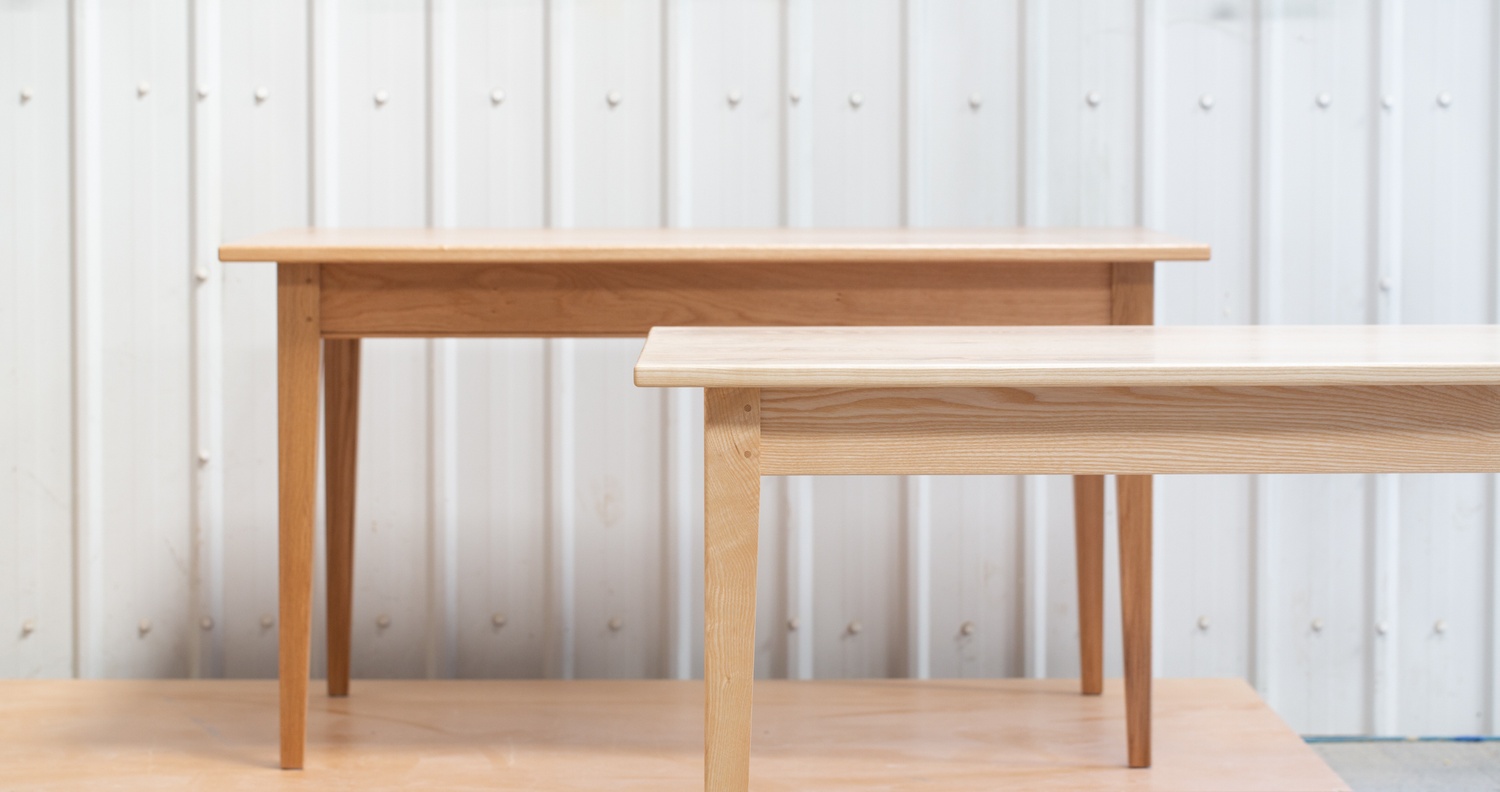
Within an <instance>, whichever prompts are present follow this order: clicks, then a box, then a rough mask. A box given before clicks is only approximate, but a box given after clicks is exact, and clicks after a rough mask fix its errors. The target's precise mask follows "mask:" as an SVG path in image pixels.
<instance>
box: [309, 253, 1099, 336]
mask: <svg viewBox="0 0 1500 792" xmlns="http://www.w3.org/2000/svg"><path fill="white" fill-rule="evenodd" d="M1111 271H1112V265H1111V264H1108V263H1087V262H1005V263H970V262H941V263H921V264H912V263H881V262H867V263H847V262H844V263H797V262H769V263H749V264H747V263H716V264H702V263H692V264H682V263H670V262H665V263H640V264H611V265H607V266H606V265H589V264H535V263H528V264H452V265H444V266H441V267H435V266H433V265H431V264H385V265H382V266H379V267H374V266H362V265H358V264H323V265H322V273H323V277H322V306H321V315H322V333H323V335H324V337H330V338H340V337H381V336H385V337H427V336H476V337H485V336H490V337H503V336H519V337H525V336H550V337H557V336H644V335H645V334H646V333H647V332H648V331H649V330H650V329H651V328H652V327H656V326H667V325H677V326H688V325H698V326H703V325H720V326H751V325H893V326H899V325H997V324H1008V325H1036V324H1047V325H1059V324H1075V325H1102V324H1109V323H1110V322H1111V285H1112V283H1111Z"/></svg>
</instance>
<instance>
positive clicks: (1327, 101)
mask: <svg viewBox="0 0 1500 792" xmlns="http://www.w3.org/2000/svg"><path fill="white" fill-rule="evenodd" d="M1317 102H1318V107H1322V108H1327V107H1328V106H1329V105H1331V104H1333V97H1332V96H1329V95H1328V94H1326V93H1320V94H1318V97H1317Z"/></svg>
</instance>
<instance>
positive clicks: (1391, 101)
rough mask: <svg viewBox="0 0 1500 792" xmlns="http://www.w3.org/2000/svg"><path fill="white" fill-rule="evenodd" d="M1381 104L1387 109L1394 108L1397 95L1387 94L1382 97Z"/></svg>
mask: <svg viewBox="0 0 1500 792" xmlns="http://www.w3.org/2000/svg"><path fill="white" fill-rule="evenodd" d="M1380 106H1381V107H1384V108H1385V109H1387V110H1390V109H1392V108H1394V107H1395V106H1396V95H1395V94H1386V95H1385V96H1382V97H1380Z"/></svg>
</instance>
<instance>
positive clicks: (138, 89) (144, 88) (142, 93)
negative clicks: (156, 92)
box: [135, 80, 151, 99]
mask: <svg viewBox="0 0 1500 792" xmlns="http://www.w3.org/2000/svg"><path fill="white" fill-rule="evenodd" d="M148 93H151V83H148V82H146V81H145V80H142V81H140V82H138V83H136V84H135V96H136V98H137V99H144V98H145V97H146V94H148Z"/></svg>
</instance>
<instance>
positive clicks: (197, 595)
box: [184, 0, 225, 676]
mask: <svg viewBox="0 0 1500 792" xmlns="http://www.w3.org/2000/svg"><path fill="white" fill-rule="evenodd" d="M218 10H219V7H218V4H217V3H213V2H204V0H194V2H193V3H192V5H190V6H189V9H188V12H189V15H190V22H191V24H190V35H191V41H190V42H189V48H188V53H189V64H188V75H189V79H190V81H191V82H192V83H193V85H191V86H188V88H189V92H190V96H191V97H192V98H191V99H189V102H190V104H191V105H192V109H191V110H190V112H189V113H188V123H189V127H190V145H191V149H190V152H189V165H188V170H189V173H190V174H191V183H190V185H189V203H188V211H189V213H190V221H189V228H188V236H189V246H188V250H189V255H188V268H189V270H190V272H189V273H184V274H185V275H186V276H187V277H190V278H191V279H192V281H193V282H194V283H195V284H196V287H195V288H194V290H193V299H192V322H193V327H192V355H193V389H194V394H193V405H194V416H193V418H194V421H193V432H192V438H193V443H194V446H195V448H196V449H197V454H198V465H197V467H196V469H195V470H194V477H193V483H194V487H193V501H194V502H193V506H194V509H193V512H194V516H193V534H194V552H193V555H194V562H193V573H192V574H193V581H192V588H193V598H194V607H193V610H194V611H195V612H196V613H197V615H198V616H199V617H200V619H201V620H202V621H201V625H202V629H200V630H197V631H193V632H192V633H191V634H192V635H193V636H194V641H195V642H196V643H197V644H198V646H197V649H196V651H195V652H194V653H193V657H192V658H191V661H190V672H191V673H192V674H193V676H221V675H223V673H224V632H225V629H224V556H223V531H224V453H223V452H224V442H223V440H224V432H223V428H224V421H223V415H224V392H223V391H224V389H223V350H224V343H223V314H222V311H221V307H222V305H223V299H224V296H223V279H222V277H220V273H219V272H218V271H217V270H218V269H219V267H218V266H216V259H217V258H218V257H217V255H216V254H215V251H216V248H217V246H218V242H219V238H220V228H221V225H220V192H221V186H222V185H221V183H220V173H219V163H220V152H221V141H220V138H219V101H218V97H217V95H216V92H215V91H213V90H212V88H213V86H215V85H217V84H218V82H219V58H220V55H219V15H218Z"/></svg>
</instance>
